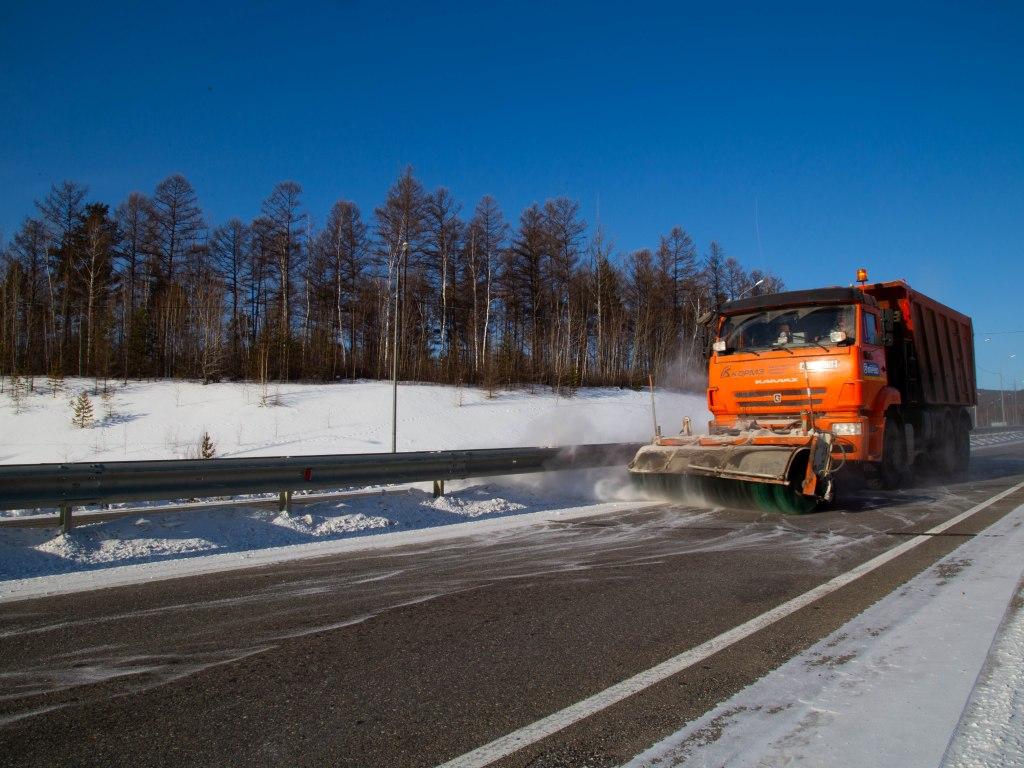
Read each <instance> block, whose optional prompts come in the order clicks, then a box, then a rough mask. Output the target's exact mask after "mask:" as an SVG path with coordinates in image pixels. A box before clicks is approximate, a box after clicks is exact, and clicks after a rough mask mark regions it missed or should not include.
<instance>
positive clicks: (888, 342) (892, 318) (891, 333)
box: [882, 309, 903, 347]
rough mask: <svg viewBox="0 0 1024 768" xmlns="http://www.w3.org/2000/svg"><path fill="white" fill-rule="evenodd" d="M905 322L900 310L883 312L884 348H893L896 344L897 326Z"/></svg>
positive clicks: (885, 310) (884, 310)
mask: <svg viewBox="0 0 1024 768" xmlns="http://www.w3.org/2000/svg"><path fill="white" fill-rule="evenodd" d="M902 321H903V315H902V314H901V313H900V311H899V310H898V309H883V310H882V346H883V347H891V346H892V345H893V344H895V343H896V333H895V328H896V324H897V323H899V322H902Z"/></svg>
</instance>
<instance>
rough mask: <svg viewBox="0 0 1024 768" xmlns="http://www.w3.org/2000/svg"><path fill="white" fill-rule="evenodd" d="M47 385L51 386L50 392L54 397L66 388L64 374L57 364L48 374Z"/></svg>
mask: <svg viewBox="0 0 1024 768" xmlns="http://www.w3.org/2000/svg"><path fill="white" fill-rule="evenodd" d="M46 386H47V387H49V388H50V394H52V395H53V396H54V398H56V397H57V395H58V394H59V393H60V392H61V391H62V390H63V389H64V374H63V372H62V371H61V369H60V368H58V367H57V366H54V367H53V368H51V369H50V373H49V374H48V375H47V376H46Z"/></svg>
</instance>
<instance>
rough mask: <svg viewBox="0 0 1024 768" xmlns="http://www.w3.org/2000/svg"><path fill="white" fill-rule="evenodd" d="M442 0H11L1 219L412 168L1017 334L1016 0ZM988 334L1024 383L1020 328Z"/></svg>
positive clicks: (2, 68)
mask: <svg viewBox="0 0 1024 768" xmlns="http://www.w3.org/2000/svg"><path fill="white" fill-rule="evenodd" d="M430 5H431V4H427V3H417V4H408V5H405V4H401V3H391V4H387V5H377V4H371V3H362V2H335V3H315V2H307V3H294V4H281V3H259V2H256V3H249V4H231V5H228V4H220V3H217V2H207V3H189V2H182V3H173V4H152V5H145V6H144V5H143V4H134V3H133V4H123V5H122V4H106V5H103V6H98V5H96V4H78V3H76V4H71V3H67V4H55V3H47V2H34V3H28V2H21V3H12V2H8V3H6V4H4V6H3V8H2V9H0V72H3V75H2V77H0V103H2V104H3V105H4V108H3V110H2V111H3V118H2V119H0V230H2V231H3V232H4V234H5V235H7V236H10V234H11V233H12V231H13V230H14V229H15V228H16V227H17V226H18V224H19V223H20V221H21V219H22V218H23V217H24V216H25V215H26V214H28V213H31V212H32V201H33V199H35V198H38V197H40V196H41V195H43V194H45V192H46V190H47V188H48V186H49V184H50V183H51V182H53V181H58V180H60V179H64V178H70V179H74V180H77V181H80V182H82V183H85V184H87V185H88V186H89V188H90V191H91V194H92V196H93V197H94V198H98V199H102V200H105V201H108V202H112V203H116V202H117V201H119V200H120V199H122V198H123V197H124V196H125V195H126V194H127V193H128V192H129V191H131V190H133V189H140V190H142V191H147V192H148V191H150V190H152V188H153V186H154V185H155V184H156V182H157V181H159V180H160V179H161V178H163V177H165V176H167V175H168V174H170V173H173V172H181V173H184V174H185V175H186V176H188V178H189V179H190V180H191V181H192V182H193V184H194V185H195V187H196V189H197V191H198V192H199V195H200V198H201V200H202V203H203V205H204V208H205V210H206V212H207V214H208V216H209V218H210V219H211V220H213V221H215V222H216V221H221V220H223V219H225V218H227V217H229V216H231V215H239V216H242V217H250V216H252V215H254V214H255V213H256V212H257V211H258V208H259V205H260V202H261V200H262V199H263V198H264V197H265V196H266V195H267V194H268V193H269V191H270V189H271V187H272V186H273V184H274V183H275V182H277V181H279V180H282V179H295V180H297V181H299V182H300V183H301V184H302V185H303V186H304V188H305V192H306V197H305V199H306V202H307V207H308V209H309V211H310V212H311V214H313V216H314V217H315V218H316V219H318V220H322V219H323V218H324V216H325V215H326V212H327V209H328V207H329V205H330V203H331V202H332V201H333V200H335V199H338V198H346V199H353V200H355V201H356V202H358V203H359V204H360V205H361V206H362V207H363V208H364V211H365V212H367V213H369V211H370V210H371V209H372V207H373V206H374V205H376V204H377V203H378V202H379V201H380V199H381V198H382V196H383V194H384V192H385V190H386V189H387V187H388V185H389V184H390V183H391V182H392V181H393V179H394V178H395V177H396V176H397V174H398V173H399V172H400V171H401V169H402V168H403V167H404V166H405V165H406V164H408V163H411V164H412V165H413V166H414V167H415V168H416V171H417V173H418V175H419V176H420V177H421V178H422V180H423V181H424V183H425V184H426V185H427V186H428V187H431V188H432V187H435V186H438V185H441V184H444V185H446V186H448V187H449V188H450V189H451V190H452V191H453V192H454V193H455V194H456V196H457V197H459V198H460V199H461V200H462V201H463V202H464V203H465V205H466V207H467V208H471V207H472V205H473V204H474V203H475V201H476V199H477V198H479V197H480V196H481V195H482V194H484V193H490V194H493V195H494V196H495V197H496V198H497V199H498V200H499V201H500V202H501V204H502V207H503V208H504V210H505V212H506V214H507V215H508V217H509V218H510V219H512V220H515V219H516V218H517V217H518V213H519V211H520V210H521V209H522V208H523V207H524V206H525V205H527V204H529V203H530V202H532V201H535V200H543V199H545V198H547V197H552V196H555V195H568V196H571V197H573V198H575V199H578V200H579V201H580V203H581V206H582V209H583V212H584V216H585V218H586V219H587V220H588V222H591V223H593V222H594V221H595V219H596V217H597V211H598V208H599V210H600V218H601V221H602V223H603V224H604V225H605V228H606V229H607V231H608V232H609V233H610V234H611V236H612V237H613V238H614V240H615V243H616V245H617V247H618V248H619V249H621V250H623V251H627V250H631V249H634V248H638V247H643V246H648V245H652V244H654V243H656V241H657V236H658V234H659V233H662V232H665V231H667V230H668V229H669V228H670V227H672V226H673V225H676V224H681V225H683V226H685V227H686V228H687V229H688V230H689V231H690V232H691V234H692V235H693V236H694V237H695V239H696V240H697V241H698V242H699V243H700V245H701V248H702V249H703V248H705V247H706V245H707V242H708V241H709V240H710V239H712V238H716V239H718V240H719V241H720V242H722V244H723V245H724V246H725V248H726V250H727V252H729V253H730V254H733V255H735V256H737V257H738V258H740V259H741V260H742V261H743V262H744V263H746V264H747V265H749V266H751V267H761V268H768V269H772V270H773V271H775V272H776V273H778V274H780V275H781V276H782V277H783V278H784V279H785V281H786V282H787V284H788V285H789V286H791V287H794V288H797V287H811V286H815V285H825V284H834V283H845V282H849V281H850V280H851V278H852V276H853V274H854V270H855V269H856V268H857V267H858V266H866V267H867V268H868V269H869V270H870V272H871V276H872V278H873V279H889V278H894V277H904V278H906V279H907V280H909V281H910V282H911V283H912V284H913V285H915V286H917V287H919V288H920V289H921V290H922V291H924V292H926V293H929V294H931V295H934V296H935V297H936V298H938V299H940V300H941V301H944V302H946V303H948V304H951V305H953V306H954V307H957V308H958V309H961V310H962V311H964V312H966V313H968V314H970V315H972V316H973V317H974V321H975V328H976V329H977V330H978V331H979V332H992V331H1016V330H1024V300H1022V298H1021V286H1022V284H1024V145H1022V137H1024V96H1022V94H1024V85H1022V84H1024V55H1022V53H1021V51H1024V10H1022V8H1024V7H1022V6H1020V5H1019V4H1012V3H985V4H982V3H962V4H945V3H930V4H924V3H922V4H906V5H900V6H896V5H894V4H878V5H873V4H869V3H853V4H849V5H845V6H838V5H835V6H834V5H833V4H822V3H805V4H785V5H779V6H776V5H775V4H765V3H755V4H750V5H744V4H742V3H734V4H729V5H726V6H722V7H721V8H713V7H711V6H715V5H718V4H710V3H704V4H700V5H695V6H687V5H686V4H682V3H671V4H664V5H660V6H659V5H641V4H637V5H635V6H627V7H623V6H622V4H607V5H606V4H601V3H557V2H549V3H542V4H536V5H528V4H526V3H507V4H503V3H475V4H447V5H445V6H444V7H442V8H431V7H430ZM755 208H756V210H757V223H758V224H759V230H760V245H759V243H758V236H757V235H758V232H757V229H755ZM983 338H984V337H981V338H979V340H978V360H979V364H980V365H981V366H983V367H984V368H986V369H988V370H993V371H996V370H1000V369H1001V370H1002V371H1003V373H1004V375H1005V376H1006V377H1007V378H1012V377H1013V376H1015V375H1016V376H1018V377H1021V378H1022V382H1021V384H1022V386H1024V333H1019V334H998V335H992V336H991V338H992V341H990V342H985V341H983ZM1018 352H1019V354H1018V355H1017V357H1016V358H1010V355H1011V354H1015V353H1018ZM979 381H980V383H981V384H982V385H985V386H995V384H996V378H995V377H994V376H991V375H989V374H985V373H984V372H982V373H981V374H980V378H979Z"/></svg>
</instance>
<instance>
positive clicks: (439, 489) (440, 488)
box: [434, 480, 444, 499]
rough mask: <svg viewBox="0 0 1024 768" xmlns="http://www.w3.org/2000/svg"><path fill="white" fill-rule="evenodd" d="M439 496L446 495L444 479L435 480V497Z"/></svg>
mask: <svg viewBox="0 0 1024 768" xmlns="http://www.w3.org/2000/svg"><path fill="white" fill-rule="evenodd" d="M439 496H444V480H435V481H434V498H435V499H436V498H438V497H439Z"/></svg>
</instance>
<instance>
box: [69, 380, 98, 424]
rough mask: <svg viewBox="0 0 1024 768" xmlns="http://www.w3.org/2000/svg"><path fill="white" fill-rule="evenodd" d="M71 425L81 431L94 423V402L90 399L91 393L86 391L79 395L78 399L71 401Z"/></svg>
mask: <svg viewBox="0 0 1024 768" xmlns="http://www.w3.org/2000/svg"><path fill="white" fill-rule="evenodd" d="M71 411H72V414H73V415H72V417H71V423H72V424H74V425H75V426H76V427H78V428H79V429H85V428H86V427H88V426H89V425H90V424H92V421H93V411H92V400H90V399H89V393H88V392H86V391H85V390H84V389H83V390H82V391H81V392H80V393H79V395H78V397H76V398H75V399H74V400H72V401H71Z"/></svg>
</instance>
